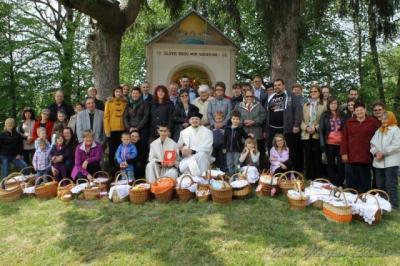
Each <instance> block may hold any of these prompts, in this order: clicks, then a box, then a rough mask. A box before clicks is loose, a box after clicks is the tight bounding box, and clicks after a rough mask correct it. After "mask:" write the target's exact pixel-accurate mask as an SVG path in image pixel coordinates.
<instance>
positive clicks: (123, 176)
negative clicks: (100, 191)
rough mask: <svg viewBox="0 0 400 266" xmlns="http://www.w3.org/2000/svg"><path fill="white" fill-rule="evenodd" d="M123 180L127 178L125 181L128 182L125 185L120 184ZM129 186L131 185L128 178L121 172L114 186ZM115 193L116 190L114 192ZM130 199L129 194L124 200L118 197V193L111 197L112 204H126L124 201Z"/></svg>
mask: <svg viewBox="0 0 400 266" xmlns="http://www.w3.org/2000/svg"><path fill="white" fill-rule="evenodd" d="M121 178H126V179H124V181H126V183H125V184H120V182H119V181H122V180H120V179H121ZM128 184H129V181H128V176H127V175H126V174H125V173H124V172H122V171H119V172H118V174H117V176H116V177H115V181H114V183H112V186H118V185H128ZM114 191H115V190H114ZM128 198H129V194H128V196H126V197H123V198H121V197H120V196H119V195H118V193H113V194H112V195H111V200H112V202H114V203H119V202H124V201H126V200H128Z"/></svg>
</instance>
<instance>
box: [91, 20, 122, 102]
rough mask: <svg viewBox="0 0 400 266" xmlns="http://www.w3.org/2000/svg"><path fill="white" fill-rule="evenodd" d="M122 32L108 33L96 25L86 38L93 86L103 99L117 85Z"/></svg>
mask: <svg viewBox="0 0 400 266" xmlns="http://www.w3.org/2000/svg"><path fill="white" fill-rule="evenodd" d="M122 35H123V32H108V31H106V30H105V29H104V28H103V27H101V26H100V25H96V26H95V28H94V30H93V32H92V33H91V34H90V35H89V38H88V50H89V52H90V57H91V62H92V68H93V76H94V86H95V87H96V89H97V92H98V97H99V98H100V99H105V98H107V97H108V96H111V91H112V89H114V88H115V87H116V86H118V85H119V63H120V52H121V41H122Z"/></svg>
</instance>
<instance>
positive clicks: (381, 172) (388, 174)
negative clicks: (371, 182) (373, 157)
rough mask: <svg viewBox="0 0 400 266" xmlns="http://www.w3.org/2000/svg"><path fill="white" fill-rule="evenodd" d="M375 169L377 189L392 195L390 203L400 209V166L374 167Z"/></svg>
mask: <svg viewBox="0 0 400 266" xmlns="http://www.w3.org/2000/svg"><path fill="white" fill-rule="evenodd" d="M374 170H375V178H376V187H377V189H381V190H384V191H386V192H387V193H388V194H389V197H390V204H392V207H393V208H395V209H398V208H399V197H398V192H397V185H398V179H397V172H398V170H399V167H398V166H393V167H387V168H374Z"/></svg>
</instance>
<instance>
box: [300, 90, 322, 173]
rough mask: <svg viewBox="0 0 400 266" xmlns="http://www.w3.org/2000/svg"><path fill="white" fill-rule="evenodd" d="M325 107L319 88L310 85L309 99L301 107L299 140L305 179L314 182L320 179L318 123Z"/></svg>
mask: <svg viewBox="0 0 400 266" xmlns="http://www.w3.org/2000/svg"><path fill="white" fill-rule="evenodd" d="M325 109H326V107H325V105H324V102H323V98H322V93H321V88H320V87H319V86H318V85H316V84H315V85H312V86H311V88H310V98H309V99H308V102H307V103H305V104H304V106H303V120H302V122H301V125H300V127H301V140H302V142H303V148H304V155H305V163H306V164H305V172H306V177H307V178H308V179H310V180H314V179H316V178H318V177H321V164H322V163H321V148H320V143H319V122H320V118H321V114H322V113H323V112H324V111H325Z"/></svg>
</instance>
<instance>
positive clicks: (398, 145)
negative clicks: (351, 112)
mask: <svg viewBox="0 0 400 266" xmlns="http://www.w3.org/2000/svg"><path fill="white" fill-rule="evenodd" d="M381 122H382V126H381V127H380V128H378V130H377V131H376V132H375V135H374V136H373V137H372V139H371V149H370V151H371V153H372V155H373V156H374V161H373V164H372V165H373V167H374V171H375V178H376V186H377V188H378V189H382V190H384V191H386V192H387V193H388V194H389V197H390V203H391V204H392V207H393V208H395V209H398V208H399V202H398V200H399V198H398V192H397V185H398V179H397V173H398V170H399V165H400V129H399V127H398V126H397V120H396V117H395V115H394V114H393V113H392V112H385V113H384V114H383V116H382V120H381Z"/></svg>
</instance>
